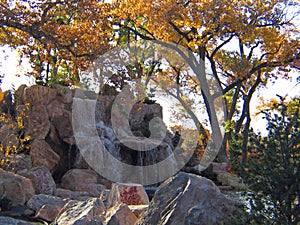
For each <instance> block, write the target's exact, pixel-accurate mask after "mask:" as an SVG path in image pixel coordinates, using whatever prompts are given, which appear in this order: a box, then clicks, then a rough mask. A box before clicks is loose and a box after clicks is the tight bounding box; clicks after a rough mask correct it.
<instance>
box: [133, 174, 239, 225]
mask: <svg viewBox="0 0 300 225" xmlns="http://www.w3.org/2000/svg"><path fill="white" fill-rule="evenodd" d="M233 209H234V202H233V201H232V200H230V199H228V198H227V197H226V196H225V195H223V194H222V193H221V192H220V190H219V189H218V187H217V186H216V185H215V184H214V183H213V182H212V181H211V180H208V179H207V178H204V177H201V176H197V175H193V174H187V173H182V172H181V173H179V174H177V175H176V176H175V177H173V178H169V179H168V180H166V181H165V182H164V183H163V184H162V185H161V186H160V187H159V188H158V190H157V191H156V193H155V195H154V197H153V199H152V201H151V202H150V205H149V208H148V209H147V210H146V211H145V212H144V213H143V214H142V215H141V217H140V218H139V220H138V221H137V222H136V225H144V224H156V225H162V224H164V225H188V224H189V225H190V224H201V225H218V224H223V221H224V220H226V219H227V218H229V217H230V214H231V212H232V210H233Z"/></svg>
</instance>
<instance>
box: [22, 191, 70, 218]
mask: <svg viewBox="0 0 300 225" xmlns="http://www.w3.org/2000/svg"><path fill="white" fill-rule="evenodd" d="M68 201H69V200H67V199H62V198H59V197H55V196H51V195H44V194H40V195H35V196H33V197H32V198H31V199H30V200H29V201H28V202H27V206H28V207H29V208H30V209H32V210H34V211H35V212H36V217H37V218H41V219H43V220H46V221H48V222H52V221H54V220H55V218H56V216H57V215H58V214H59V213H60V211H61V210H62V208H63V207H64V206H65V205H66V204H67V203H68Z"/></svg>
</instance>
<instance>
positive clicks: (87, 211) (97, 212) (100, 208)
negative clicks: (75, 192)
mask: <svg viewBox="0 0 300 225" xmlns="http://www.w3.org/2000/svg"><path fill="white" fill-rule="evenodd" d="M105 212H106V208H105V206H104V203H103V202H102V201H101V199H100V198H90V199H87V200H86V201H82V202H81V201H80V202H78V203H75V204H74V205H73V206H72V207H70V208H69V209H67V210H66V211H64V212H63V213H62V214H60V215H59V216H58V218H57V219H56V221H55V222H54V224H57V225H74V224H76V225H85V224H99V225H102V221H103V220H104V215H105Z"/></svg>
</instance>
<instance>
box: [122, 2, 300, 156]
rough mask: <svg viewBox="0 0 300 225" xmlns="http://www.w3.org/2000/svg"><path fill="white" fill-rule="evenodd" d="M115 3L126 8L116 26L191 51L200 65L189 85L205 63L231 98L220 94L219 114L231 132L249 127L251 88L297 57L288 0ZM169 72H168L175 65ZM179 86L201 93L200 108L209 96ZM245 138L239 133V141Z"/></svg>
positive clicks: (198, 78)
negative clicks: (222, 103) (222, 104)
mask: <svg viewBox="0 0 300 225" xmlns="http://www.w3.org/2000/svg"><path fill="white" fill-rule="evenodd" d="M116 4H117V5H118V6H119V7H118V8H119V9H120V10H122V9H124V8H125V9H127V10H126V11H125V12H126V13H123V14H122V15H120V16H119V17H118V19H121V20H126V23H120V24H119V26H120V27H122V28H125V29H127V30H128V31H129V32H132V33H133V34H134V35H137V36H139V37H140V38H142V39H146V40H147V39H149V40H161V41H165V42H171V43H175V44H176V45H181V46H184V47H186V48H187V49H189V50H190V51H191V52H193V53H194V55H193V57H195V59H197V60H198V61H196V62H195V65H196V66H197V67H198V69H200V71H199V73H198V74H196V77H193V80H192V83H194V84H193V87H195V86H197V85H199V83H202V84H203V83H205V82H207V80H205V78H204V76H203V74H205V71H204V65H205V64H206V63H209V67H210V68H209V69H210V71H211V73H212V75H213V77H214V78H215V80H217V81H218V83H219V85H220V86H221V88H222V94H223V95H228V96H230V98H231V99H230V100H228V99H229V98H225V101H226V106H227V110H226V111H227V112H226V118H225V120H226V121H227V122H229V123H234V125H235V126H234V130H235V131H236V132H239V131H241V130H243V127H244V132H245V133H247V132H249V127H250V122H251V117H250V101H251V98H252V96H253V94H254V92H255V90H256V89H257V88H258V87H259V86H260V85H263V84H265V83H266V82H267V81H268V79H269V78H270V77H272V76H275V77H278V76H286V75H287V73H286V72H287V71H288V69H289V65H290V64H294V63H295V62H296V61H297V62H298V61H299V41H298V40H297V39H296V38H295V36H294V37H293V35H294V34H295V27H294V26H293V24H292V20H293V16H288V15H295V16H297V15H296V14H295V13H291V14H289V13H290V12H289V9H291V5H292V4H293V6H294V7H298V5H297V4H296V3H292V2H291V1H272V2H270V1H255V2H253V1H246V0H245V1H234V2H228V1H222V0H219V1H172V0H170V1H163V2H155V4H151V1H124V2H123V1H117V3H116ZM117 11H118V10H117ZM240 18H242V19H240ZM227 46H230V47H227ZM186 57H188V56H186ZM169 74H170V76H171V77H172V76H173V77H174V74H176V71H173V73H169ZM185 79H188V78H187V77H185ZM173 81H174V82H176V79H173ZM185 83H188V82H185ZM185 87H186V88H187V89H188V90H190V91H194V90H196V91H197V92H198V95H202V97H203V98H204V102H205V104H206V108H207V109H209V108H210V106H209V105H210V103H209V101H208V99H209V98H212V97H213V96H209V93H206V94H205V92H204V91H203V89H201V90H200V91H199V90H197V89H195V88H194V89H192V88H191V86H189V85H186V84H185ZM202 87H203V86H202ZM175 93H176V92H175ZM175 95H176V94H175ZM207 95H208V96H207ZM238 104H242V110H241V112H238V110H237V107H238ZM208 114H209V117H210V123H211V124H212V123H213V113H212V112H211V111H209V110H208ZM234 116H235V117H234ZM235 118H237V119H235ZM234 120H236V121H235V122H234ZM245 121H246V123H245ZM230 133H231V131H229V132H228V133H227V134H226V135H225V141H224V143H223V148H222V149H221V151H220V154H219V159H220V160H221V161H227V156H226V148H225V146H226V142H227V140H228V139H229V138H230ZM247 141H248V138H247V135H245V144H246V143H247Z"/></svg>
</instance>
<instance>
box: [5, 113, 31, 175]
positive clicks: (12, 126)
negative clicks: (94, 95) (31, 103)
mask: <svg viewBox="0 0 300 225" xmlns="http://www.w3.org/2000/svg"><path fill="white" fill-rule="evenodd" d="M26 111H27V108H25V109H24V110H22V111H21V112H20V113H19V115H18V116H17V117H16V118H14V117H12V116H11V115H8V114H4V113H2V114H0V125H1V126H0V168H3V169H5V170H11V171H14V170H15V168H14V167H13V165H14V162H15V160H16V155H17V154H20V153H28V152H29V149H30V143H31V138H30V136H25V126H24V119H26V117H27V114H26Z"/></svg>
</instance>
